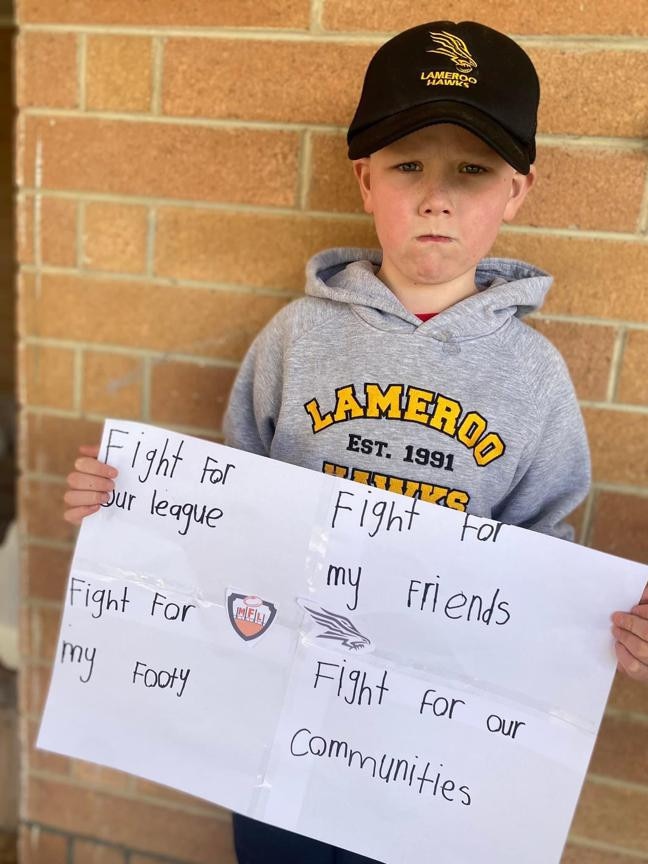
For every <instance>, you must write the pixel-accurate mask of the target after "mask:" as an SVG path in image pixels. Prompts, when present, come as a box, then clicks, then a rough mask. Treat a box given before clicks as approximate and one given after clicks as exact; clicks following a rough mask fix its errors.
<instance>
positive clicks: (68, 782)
mask: <svg viewBox="0 0 648 864" xmlns="http://www.w3.org/2000/svg"><path fill="white" fill-rule="evenodd" d="M32 665H35V664H32ZM50 666H51V664H47V667H48V668H49V667H50ZM110 770H115V771H119V770H120V769H118V768H116V769H110ZM29 774H30V776H31V777H37V778H41V779H43V780H56V781H57V782H58V783H60V784H61V785H64V786H73V787H75V788H76V789H87V790H93V791H97V787H96V785H94V784H93V782H92V781H91V780H84V779H80V778H78V777H74V776H69V777H61V775H60V774H56V773H54V772H52V771H43V770H31V771H30V772H29ZM141 779H145V778H141ZM101 791H102V793H104V794H106V795H112V796H114V797H116V798H121V799H123V800H126V801H144V802H146V803H147V804H149V805H152V806H156V807H160V808H162V809H165V810H168V811H171V812H182V813H190V814H193V815H195V816H202V817H204V818H205V819H216V820H218V821H220V822H227V821H228V820H229V814H227V815H225V814H224V812H223V813H219V812H218V810H216V809H215V808H216V807H218V806H219V805H213V804H210V803H209V802H207V801H206V802H205V803H204V804H196V805H193V806H192V805H191V804H185V803H184V802H182V801H176V800H175V799H174V800H173V801H171V800H168V799H160V798H156V797H155V796H154V795H143V794H142V793H141V792H137V793H130V794H129V793H127V792H125V791H124V790H121V789H114V788H110V789H107V788H105V787H103V788H102V789H101ZM176 791H178V790H176ZM178 794H180V792H178ZM221 810H224V808H221ZM77 836H81V837H82V838H83V839H89V840H92V839H93V838H92V837H85V836H84V835H77Z"/></svg>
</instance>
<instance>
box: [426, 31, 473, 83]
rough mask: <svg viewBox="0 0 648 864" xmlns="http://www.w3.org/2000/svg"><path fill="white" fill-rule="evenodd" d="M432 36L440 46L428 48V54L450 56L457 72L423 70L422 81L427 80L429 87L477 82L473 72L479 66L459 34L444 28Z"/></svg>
mask: <svg viewBox="0 0 648 864" xmlns="http://www.w3.org/2000/svg"><path fill="white" fill-rule="evenodd" d="M430 36H431V37H432V41H433V42H434V44H435V45H439V46H440V47H439V48H427V49H426V53H428V54H443V56H444V57H449V58H450V60H452V62H453V63H454V65H455V68H456V70H457V71H456V72H440V71H438V70H435V71H432V72H421V81H425V82H426V84H427V86H428V87H434V86H437V85H439V84H441V85H445V86H446V87H470V85H471V84H476V83H477V79H476V78H474V77H473V76H472V75H471V72H473V70H475V69H476V68H477V62H476V60H475V59H474V57H473V56H472V55H471V53H470V51H469V50H468V46H467V45H466V43H465V42H464V41H463V39H460V38H459V37H458V36H455V35H453V34H452V33H448V32H446V31H445V30H442V31H441V32H440V33H432V32H431V31H430Z"/></svg>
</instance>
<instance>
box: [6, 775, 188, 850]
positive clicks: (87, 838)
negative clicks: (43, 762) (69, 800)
mask: <svg viewBox="0 0 648 864" xmlns="http://www.w3.org/2000/svg"><path fill="white" fill-rule="evenodd" d="M57 776H59V775H57ZM19 824H20V825H23V826H24V827H25V828H37V829H39V830H42V831H46V832H47V833H48V834H56V835H57V836H60V837H65V838H67V839H68V840H71V841H77V840H79V841H81V842H84V843H93V844H95V845H96V846H102V847H105V848H107V849H115V850H117V851H119V852H121V853H122V854H123V855H124V856H126V858H127V860H130V856H131V855H143V856H145V857H151V858H152V859H154V860H157V861H160V862H164V864H183V862H179V861H177V860H176V859H175V858H169V857H167V856H166V855H159V854H157V853H156V852H151V851H150V850H148V849H139V848H135V849H133V848H131V847H129V846H125V845H124V844H123V843H113V842H112V841H110V840H103V839H102V838H101V837H96V836H95V835H94V834H92V835H91V834H79V833H71V832H69V831H64V830H62V829H61V828H56V827H53V826H52V827H50V826H49V825H46V824H45V823H42V822H34V821H32V820H29V819H20V820H19Z"/></svg>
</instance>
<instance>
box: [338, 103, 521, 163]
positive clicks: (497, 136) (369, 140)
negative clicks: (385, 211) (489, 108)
mask: <svg viewBox="0 0 648 864" xmlns="http://www.w3.org/2000/svg"><path fill="white" fill-rule="evenodd" d="M437 123H455V124H457V125H458V126H462V127H463V128H464V129H467V130H468V131H469V132H472V133H473V134H475V135H477V137H478V138H481V139H482V141H485V142H486V143H487V144H488V145H489V146H490V147H492V148H493V150H495V152H496V153H499V155H500V156H501V157H502V159H504V160H506V162H508V163H509V165H512V166H513V168H515V170H516V171H519V172H520V173H521V174H528V173H529V169H530V167H531V162H532V161H533V158H534V156H535V154H533V153H529V151H528V149H526V148H525V147H523V146H522V145H521V144H520V143H519V142H518V141H517V140H516V139H515V138H514V137H513V136H512V135H511V134H510V133H508V132H507V131H506V129H504V128H503V127H502V126H500V125H499V123H496V122H495V121H494V120H492V119H491V118H490V117H489V116H488V114H484V112H483V111H480V110H479V109H478V108H473V107H472V106H470V105H466V104H465V103H463V102H453V101H452V100H440V101H438V102H426V103H424V104H422V105H414V106H413V107H412V108H407V109H405V110H404V111H399V112H398V114H392V115H391V116H390V117H386V118H385V119H384V120H380V121H378V122H377V123H374V124H373V125H372V126H368V127H367V128H366V129H363V130H362V131H360V132H357V133H355V134H353V135H352V136H351V138H350V141H349V159H361V158H362V157H363V156H370V155H371V154H372V153H375V152H376V150H381V149H382V148H383V147H386V146H387V145H388V144H393V143H394V141H398V140H399V138H404V137H405V135H409V134H410V133H411V132H417V131H418V130H419V129H424V128H425V127H426V126H433V125H435V124H437Z"/></svg>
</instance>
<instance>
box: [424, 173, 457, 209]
mask: <svg viewBox="0 0 648 864" xmlns="http://www.w3.org/2000/svg"><path fill="white" fill-rule="evenodd" d="M451 210H452V202H451V199H450V192H449V190H448V187H447V185H446V184H445V183H444V182H443V181H442V180H431V181H430V182H429V183H428V184H427V185H426V187H425V190H424V192H423V196H422V198H421V201H420V204H419V213H420V214H421V215H422V216H425V215H428V216H429V215H435V214H442V213H450V212H451Z"/></svg>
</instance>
